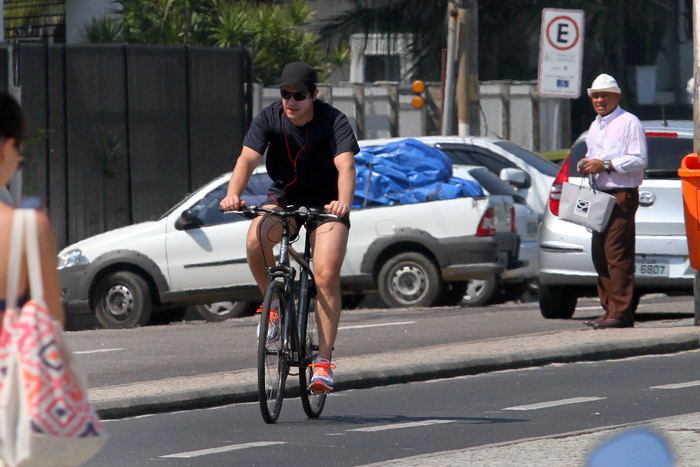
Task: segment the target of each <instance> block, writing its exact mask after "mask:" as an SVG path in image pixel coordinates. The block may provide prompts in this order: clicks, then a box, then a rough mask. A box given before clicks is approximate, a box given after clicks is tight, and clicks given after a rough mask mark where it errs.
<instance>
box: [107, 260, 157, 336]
mask: <svg viewBox="0 0 700 467" xmlns="http://www.w3.org/2000/svg"><path fill="white" fill-rule="evenodd" d="M94 303H95V315H96V316H97V321H99V323H100V324H101V325H102V326H103V327H105V328H108V329H125V328H133V327H136V326H144V325H145V324H146V323H147V322H148V319H149V318H150V317H151V310H152V309H153V304H152V303H151V291H150V290H149V288H148V284H147V283H146V281H145V280H144V279H143V277H141V276H139V275H137V274H134V273H131V272H126V271H120V272H115V273H112V274H109V275H108V276H106V277H105V278H104V279H102V280H101V281H100V283H99V284H98V285H97V287H96V288H95V296H94Z"/></svg>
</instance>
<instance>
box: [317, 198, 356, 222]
mask: <svg viewBox="0 0 700 467" xmlns="http://www.w3.org/2000/svg"><path fill="white" fill-rule="evenodd" d="M323 208H324V209H325V210H326V211H328V213H329V214H333V215H335V216H338V218H341V217H343V216H344V215H345V214H347V213H349V212H350V206H348V205H347V204H345V203H342V202H340V201H338V200H335V201H331V202H330V203H328V204H326V205H325V206H323Z"/></svg>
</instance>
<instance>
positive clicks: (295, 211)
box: [219, 206, 338, 219]
mask: <svg viewBox="0 0 700 467" xmlns="http://www.w3.org/2000/svg"><path fill="white" fill-rule="evenodd" d="M219 210H220V211H221V212H223V213H224V214H239V215H241V216H243V217H245V218H246V219H253V218H255V217H257V216H263V215H266V214H270V215H273V216H275V217H280V218H287V217H301V218H302V219H319V218H320V219H337V218H338V216H336V215H335V214H329V213H327V212H323V211H321V210H319V209H316V208H307V207H306V206H301V207H299V208H294V207H293V206H287V207H286V208H283V209H281V210H279V209H270V208H266V207H264V206H246V207H244V208H243V209H239V210H237V211H224V210H223V209H222V208H219Z"/></svg>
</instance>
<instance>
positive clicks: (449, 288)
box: [438, 281, 469, 306]
mask: <svg viewBox="0 0 700 467" xmlns="http://www.w3.org/2000/svg"><path fill="white" fill-rule="evenodd" d="M468 285H469V284H468V281H458V282H447V283H446V284H445V287H444V289H443V291H442V293H441V294H440V298H439V299H438V305H440V306H457V305H459V304H460V303H462V300H463V299H464V295H465V294H466V293H467V286H468Z"/></svg>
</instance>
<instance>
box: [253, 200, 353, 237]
mask: <svg viewBox="0 0 700 467" xmlns="http://www.w3.org/2000/svg"><path fill="white" fill-rule="evenodd" d="M262 205H263V206H269V205H273V206H279V204H277V201H275V199H274V198H273V197H272V196H269V195H268V197H267V199H266V200H265V201H264V202H263V203H262ZM294 207H295V208H297V207H299V206H298V205H294ZM307 207H309V208H317V209H320V210H322V211H323V206H307ZM327 222H340V223H341V224H343V225H344V226H345V227H347V228H348V230H350V213H347V214H345V215H344V216H343V217H341V218H338V219H335V218H323V219H314V220H313V221H307V222H306V223H304V224H305V226H306V229H307V230H308V231H309V232H313V231H314V230H316V228H318V226H319V225H322V224H325V223H327ZM298 223H299V224H300V225H301V224H302V222H301V221H300V220H299V221H298Z"/></svg>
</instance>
